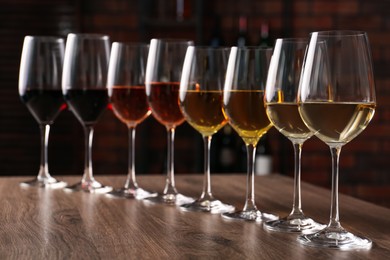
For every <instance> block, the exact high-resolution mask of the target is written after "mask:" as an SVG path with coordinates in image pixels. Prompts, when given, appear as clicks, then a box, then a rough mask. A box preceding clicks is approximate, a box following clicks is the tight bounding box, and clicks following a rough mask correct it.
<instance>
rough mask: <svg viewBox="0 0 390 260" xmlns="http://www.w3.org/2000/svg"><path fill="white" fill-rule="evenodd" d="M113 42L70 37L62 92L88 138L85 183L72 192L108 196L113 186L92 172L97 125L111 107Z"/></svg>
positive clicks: (94, 37)
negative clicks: (109, 74) (109, 86)
mask: <svg viewBox="0 0 390 260" xmlns="http://www.w3.org/2000/svg"><path fill="white" fill-rule="evenodd" d="M109 53H110V39H109V37H108V36H106V35H100V34H74V33H70V34H68V37H67V40H66V47H65V58H64V67H63V72H62V93H63V95H64V97H65V100H66V102H67V104H68V106H69V108H70V110H71V111H72V112H73V114H74V115H75V116H76V118H77V119H78V120H79V121H80V123H81V125H82V126H83V129H84V135H85V151H84V152H85V164H84V174H83V177H82V179H81V182H79V183H76V184H74V185H71V186H68V187H66V190H70V191H79V190H82V191H86V192H91V193H107V192H109V191H111V190H112V187H109V186H105V185H103V184H101V183H99V182H98V181H96V180H95V178H94V176H93V171H92V140H93V130H94V125H95V124H96V122H97V121H98V119H99V117H100V116H101V115H102V114H103V112H104V111H105V109H106V108H107V105H108V93H107V88H106V85H107V71H108V60H109Z"/></svg>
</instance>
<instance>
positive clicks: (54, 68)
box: [19, 36, 66, 188]
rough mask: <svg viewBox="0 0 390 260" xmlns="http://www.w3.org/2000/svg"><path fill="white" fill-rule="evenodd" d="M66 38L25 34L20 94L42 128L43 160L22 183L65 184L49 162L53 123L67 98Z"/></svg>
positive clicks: (43, 185)
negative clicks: (63, 87)
mask: <svg viewBox="0 0 390 260" xmlns="http://www.w3.org/2000/svg"><path fill="white" fill-rule="evenodd" d="M63 59H64V40H63V39H62V38H58V37H48V36H26V37H25V38H24V42H23V50H22V57H21V61H20V71H19V95H20V98H21V100H22V102H23V103H24V104H25V105H26V106H27V108H28V110H29V111H30V113H31V114H32V115H33V116H34V118H35V120H36V121H37V122H38V124H39V127H40V131H41V163H40V168H39V173H38V176H37V177H36V178H35V179H33V180H31V181H26V182H23V183H21V184H22V185H23V186H38V187H49V188H62V187H64V186H66V183H65V182H63V181H58V180H56V179H55V178H53V177H51V175H50V173H49V166H48V151H47V148H48V142H49V131H50V126H51V125H52V124H53V122H54V120H55V119H56V117H57V116H58V115H59V113H60V112H61V110H63V109H64V108H65V101H64V99H63V97H62V92H61V74H62V62H63Z"/></svg>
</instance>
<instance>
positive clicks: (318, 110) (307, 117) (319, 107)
mask: <svg viewBox="0 0 390 260" xmlns="http://www.w3.org/2000/svg"><path fill="white" fill-rule="evenodd" d="M299 112H300V113H301V116H302V119H303V120H304V122H305V123H306V125H307V126H308V127H309V128H310V129H311V130H312V131H313V132H314V133H315V135H316V136H317V137H318V138H320V139H321V140H322V141H323V142H325V143H327V144H332V143H341V144H345V143H348V142H349V141H351V140H352V139H353V138H355V137H356V136H358V135H359V134H360V133H361V132H362V131H363V130H364V129H365V128H366V126H367V125H368V123H369V122H370V121H371V119H372V117H373V116H374V112H375V104H374V103H353V102H345V103H344V102H305V103H301V104H300V105H299Z"/></svg>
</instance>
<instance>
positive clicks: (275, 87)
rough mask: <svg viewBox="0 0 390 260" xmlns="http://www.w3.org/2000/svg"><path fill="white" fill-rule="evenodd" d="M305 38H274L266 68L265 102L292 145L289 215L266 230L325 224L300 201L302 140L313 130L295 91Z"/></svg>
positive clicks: (299, 230) (302, 230)
mask: <svg viewBox="0 0 390 260" xmlns="http://www.w3.org/2000/svg"><path fill="white" fill-rule="evenodd" d="M306 45H307V39H304V38H287V39H277V40H276V42H275V47H274V51H273V54H272V58H271V62H270V66H269V69H268V77H267V85H266V89H265V104H266V112H267V115H268V118H269V119H270V121H271V122H272V124H273V125H274V127H275V128H276V129H277V130H278V131H279V132H280V133H281V134H283V135H284V136H285V137H287V138H288V139H289V140H290V141H291V142H292V144H293V147H294V164H295V166H294V195H293V206H292V210H291V212H290V214H289V215H288V216H286V217H283V218H281V219H278V220H272V221H268V222H266V223H264V226H265V227H266V228H267V229H268V230H272V231H282V232H291V233H309V232H314V231H317V230H320V229H322V228H324V227H325V226H324V225H322V224H319V223H317V222H315V221H314V220H313V219H311V218H309V217H307V216H305V214H304V213H303V210H302V203H301V153H302V146H303V143H304V142H305V141H306V140H307V139H309V138H310V137H312V135H313V132H312V131H310V129H309V128H307V126H306V125H305V124H304V123H303V121H302V119H301V116H300V115H299V111H298V103H297V93H298V86H299V78H300V75H301V68H302V63H303V58H304V54H305V50H306Z"/></svg>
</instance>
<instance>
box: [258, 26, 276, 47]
mask: <svg viewBox="0 0 390 260" xmlns="http://www.w3.org/2000/svg"><path fill="white" fill-rule="evenodd" d="M258 45H259V46H263V47H271V46H272V45H273V43H272V41H271V38H270V36H269V24H268V22H263V23H262V24H261V28H260V39H259V42H258Z"/></svg>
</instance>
